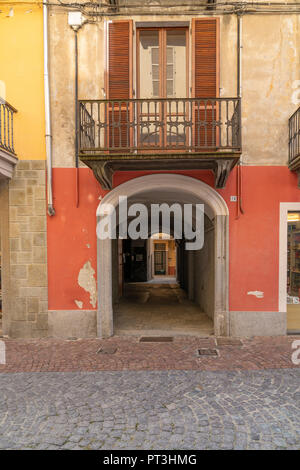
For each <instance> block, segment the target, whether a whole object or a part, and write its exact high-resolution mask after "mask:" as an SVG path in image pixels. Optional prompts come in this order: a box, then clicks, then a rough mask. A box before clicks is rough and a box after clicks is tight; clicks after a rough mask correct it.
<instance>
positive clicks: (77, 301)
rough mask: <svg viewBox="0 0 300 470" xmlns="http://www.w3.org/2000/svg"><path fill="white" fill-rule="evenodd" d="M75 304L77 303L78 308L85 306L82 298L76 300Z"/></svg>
mask: <svg viewBox="0 0 300 470" xmlns="http://www.w3.org/2000/svg"><path fill="white" fill-rule="evenodd" d="M74 302H75V304H76V305H77V307H78V308H82V307H83V302H81V300H74Z"/></svg>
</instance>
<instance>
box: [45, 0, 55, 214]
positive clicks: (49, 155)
mask: <svg viewBox="0 0 300 470" xmlns="http://www.w3.org/2000/svg"><path fill="white" fill-rule="evenodd" d="M47 3H48V0H44V4H43V24H44V32H43V34H44V93H45V131H46V134H45V140H46V157H47V206H48V214H49V215H50V216H52V215H54V214H55V210H54V208H53V196H52V135H51V113H50V87H49V70H48V63H49V51H48V5H47Z"/></svg>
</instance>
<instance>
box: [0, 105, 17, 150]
mask: <svg viewBox="0 0 300 470" xmlns="http://www.w3.org/2000/svg"><path fill="white" fill-rule="evenodd" d="M16 112H17V110H16V109H15V108H14V107H13V106H11V105H10V104H9V103H7V102H6V101H4V100H3V99H2V98H0V149H4V150H7V151H8V152H10V153H13V154H14V155H15V149H14V113H16Z"/></svg>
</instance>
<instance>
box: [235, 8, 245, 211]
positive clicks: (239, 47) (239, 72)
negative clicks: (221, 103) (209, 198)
mask: <svg viewBox="0 0 300 470" xmlns="http://www.w3.org/2000/svg"><path fill="white" fill-rule="evenodd" d="M242 31H243V19H242V15H241V14H240V13H238V14H237V96H238V98H240V99H241V98H242V49H243V44H242ZM240 111H241V105H240ZM240 125H241V119H240ZM237 195H238V201H237V202H238V204H237V216H236V218H237V219H238V218H239V217H240V214H244V209H243V206H242V161H241V160H240V161H239V163H238V166H237Z"/></svg>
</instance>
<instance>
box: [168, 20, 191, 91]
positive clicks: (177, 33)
mask: <svg viewBox="0 0 300 470" xmlns="http://www.w3.org/2000/svg"><path fill="white" fill-rule="evenodd" d="M166 52H167V98H176V97H177V98H185V97H186V86H187V81H186V32H185V30H176V29H174V30H173V31H172V30H168V31H167V51H166ZM169 80H170V82H169Z"/></svg>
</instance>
